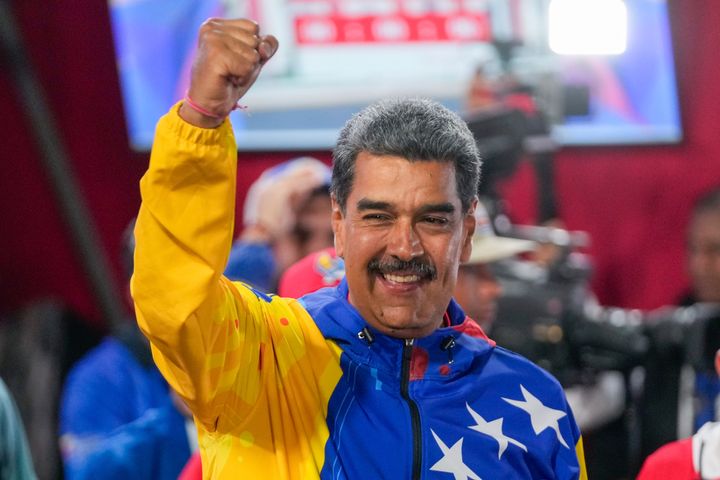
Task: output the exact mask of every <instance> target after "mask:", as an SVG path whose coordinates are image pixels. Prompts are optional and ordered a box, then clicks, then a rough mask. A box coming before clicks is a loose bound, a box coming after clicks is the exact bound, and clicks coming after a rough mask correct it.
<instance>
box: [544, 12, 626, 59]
mask: <svg viewBox="0 0 720 480" xmlns="http://www.w3.org/2000/svg"><path fill="white" fill-rule="evenodd" d="M548 21H549V25H548V34H549V35H548V36H549V42H550V49H551V50H552V51H553V52H555V53H557V54H560V55H619V54H621V53H623V52H624V51H625V48H626V46H627V24H628V22H627V7H626V6H625V2H623V0H551V1H550V6H549V14H548Z"/></svg>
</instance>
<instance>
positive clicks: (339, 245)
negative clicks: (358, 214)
mask: <svg viewBox="0 0 720 480" xmlns="http://www.w3.org/2000/svg"><path fill="white" fill-rule="evenodd" d="M330 203H331V205H332V215H331V222H332V229H333V234H334V235H335V254H336V255H337V256H338V257H341V258H342V256H343V255H344V252H345V223H344V222H343V220H344V219H345V215H344V214H343V212H342V209H341V208H340V204H339V203H338V202H337V199H336V198H335V194H332V195H330Z"/></svg>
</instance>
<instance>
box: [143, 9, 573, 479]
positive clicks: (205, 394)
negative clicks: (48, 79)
mask: <svg viewBox="0 0 720 480" xmlns="http://www.w3.org/2000/svg"><path fill="white" fill-rule="evenodd" d="M276 49H277V40H275V38H274V37H272V36H263V35H261V34H260V32H259V29H258V27H257V25H255V24H254V23H253V22H249V21H246V20H210V21H208V22H206V24H204V25H203V27H202V28H201V31H200V38H199V43H198V53H197V56H196V59H195V63H194V65H193V71H192V79H191V86H190V90H189V94H188V97H186V98H185V99H184V100H183V101H182V102H180V103H179V104H178V105H176V106H175V107H173V108H172V110H171V112H170V113H168V114H167V115H166V116H165V117H163V118H162V119H161V120H160V122H159V124H158V127H157V131H156V138H155V143H154V146H153V152H152V156H151V160H150V167H149V169H148V171H147V173H146V174H145V176H144V177H143V180H142V182H141V193H142V199H143V201H142V206H141V209H140V214H139V216H138V221H137V226H136V232H135V233H136V241H137V248H136V253H135V274H134V277H133V282H132V286H133V297H134V300H135V306H136V310H137V317H138V322H139V324H140V327H141V328H142V330H143V331H144V332H145V334H146V335H147V336H148V338H149V339H150V341H151V343H152V346H153V354H154V358H155V361H156V363H157V364H158V366H159V368H160V370H161V371H162V372H163V374H164V375H165V377H166V378H167V380H168V381H169V383H170V384H171V385H172V386H173V388H174V389H175V390H176V391H177V392H178V393H179V394H180V395H181V396H182V397H183V398H184V400H185V401H186V403H187V404H188V406H189V407H190V409H191V410H192V412H193V414H194V417H195V422H196V425H197V428H198V433H199V439H200V446H201V455H202V464H203V470H204V472H203V474H204V476H205V478H284V479H310V478H327V479H330V478H332V479H383V478H387V479H420V478H423V479H434V478H437V479H452V478H454V479H466V478H471V479H479V478H561V479H571V478H585V477H586V475H585V469H584V460H583V454H582V440H581V437H580V433H579V431H578V428H577V426H576V424H575V421H574V420H573V417H572V413H571V412H570V409H569V407H568V405H567V402H566V400H565V396H564V394H563V392H562V389H561V388H560V386H559V385H558V383H557V382H556V381H555V379H553V378H552V377H551V376H550V375H549V374H547V373H546V372H544V371H542V370H541V369H539V368H537V367H536V366H534V365H533V364H531V363H530V362H528V361H527V360H525V359H523V358H521V357H519V356H517V355H515V354H513V353H511V352H508V351H506V350H504V349H502V348H499V347H496V346H495V344H494V342H492V341H491V340H490V339H488V337H487V336H486V335H485V334H484V333H483V331H482V329H481V328H480V327H479V326H478V325H477V324H476V323H475V322H474V321H473V320H472V319H470V318H468V317H466V315H465V314H464V313H463V311H462V310H461V308H460V307H459V306H458V305H457V304H456V303H455V302H454V301H453V300H452V298H451V297H452V291H453V288H454V286H455V282H456V279H457V275H458V266H459V264H460V262H462V261H465V260H467V259H468V258H469V255H470V252H471V238H472V234H473V230H474V227H475V218H474V215H473V212H474V208H475V206H476V203H477V199H476V196H475V192H476V189H477V182H478V171H479V164H480V161H479V158H478V153H477V148H476V145H475V142H474V140H473V137H472V135H471V133H470V132H469V130H468V128H467V126H466V125H465V124H464V123H463V122H462V120H461V119H460V118H459V117H458V116H457V115H455V114H454V113H452V112H450V111H449V110H447V109H445V108H444V107H442V106H440V105H439V104H437V103H434V102H431V101H427V100H395V101H385V102H380V103H378V104H375V105H373V106H370V107H368V108H366V109H365V110H363V111H362V112H360V113H358V114H357V115H355V116H354V117H353V118H352V119H351V120H350V121H349V122H348V123H347V125H346V126H345V127H344V129H343V130H342V132H341V133H340V137H339V139H338V143H337V147H336V148H335V150H334V152H333V160H334V163H333V179H332V197H333V200H332V225H333V231H334V233H335V243H336V248H337V251H338V253H339V255H341V256H342V257H343V258H344V260H345V266H346V270H347V278H346V280H345V281H343V282H341V283H340V285H339V286H338V287H336V288H331V289H323V290H320V291H319V292H316V293H313V294H310V295H307V296H305V297H303V298H302V299H300V300H299V301H298V300H294V299H289V298H280V297H277V296H267V295H264V294H262V293H260V292H257V291H254V290H253V289H252V288H250V287H248V286H247V285H244V284H241V283H237V282H231V281H229V280H228V279H226V278H224V277H223V276H222V272H223V269H224V267H225V262H226V261H227V257H228V251H229V249H230V244H231V241H232V235H233V232H232V230H233V220H234V217H235V212H234V206H235V183H236V177H237V174H238V171H237V161H236V146H235V143H234V138H233V135H232V129H231V127H230V124H229V121H228V120H227V118H226V117H227V115H228V113H229V112H230V111H231V110H232V109H233V108H234V105H235V104H236V102H237V101H238V100H239V99H240V98H241V97H242V96H243V95H244V94H245V92H246V91H247V90H248V89H249V88H250V86H251V85H252V83H253V82H254V81H255V79H256V78H257V76H258V75H259V73H260V71H261V69H262V66H263V65H264V64H265V62H267V61H268V60H269V59H270V57H271V56H272V55H273V54H274V52H275V50H276ZM240 174H241V175H242V173H240Z"/></svg>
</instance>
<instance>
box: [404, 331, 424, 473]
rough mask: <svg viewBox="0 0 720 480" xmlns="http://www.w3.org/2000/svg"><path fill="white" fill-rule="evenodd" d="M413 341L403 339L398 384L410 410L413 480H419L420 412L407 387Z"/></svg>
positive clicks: (420, 448) (420, 453) (420, 454)
mask: <svg viewBox="0 0 720 480" xmlns="http://www.w3.org/2000/svg"><path fill="white" fill-rule="evenodd" d="M414 341H415V340H414V339H412V338H409V339H405V345H404V346H403V352H402V378H401V383H400V395H401V396H402V398H403V399H404V400H405V401H406V402H407V404H408V407H409V408H410V423H411V425H412V436H413V467H412V478H413V480H420V467H421V460H422V443H421V441H420V440H421V439H420V411H419V410H418V406H417V404H416V403H415V401H414V400H413V399H411V398H410V394H409V393H408V387H409V386H410V360H411V358H412V348H413V343H414Z"/></svg>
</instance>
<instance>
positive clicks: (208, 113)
mask: <svg viewBox="0 0 720 480" xmlns="http://www.w3.org/2000/svg"><path fill="white" fill-rule="evenodd" d="M184 102H185V103H186V104H187V106H188V107H190V108H192V109H193V110H195V111H196V112H198V113H201V114H203V115H205V116H206V117H210V118H214V119H216V120H222V119H224V118H225V117H227V116H228V115H229V114H230V112H232V111H234V110H238V109H242V110H244V109H246V108H247V106H245V105H240V104H239V103H236V104H235V106H233V108H232V110H230V112H228V113H227V114H226V115H216V114H214V113H212V112H211V111H210V110H207V109H205V108H203V107H201V106H200V105H198V104H197V103H195V102H194V101H193V99H192V98H190V95H188V94H187V93H186V94H185V99H184Z"/></svg>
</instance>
